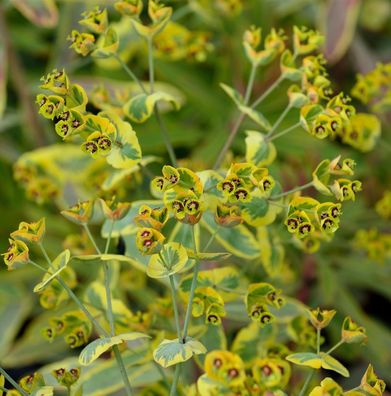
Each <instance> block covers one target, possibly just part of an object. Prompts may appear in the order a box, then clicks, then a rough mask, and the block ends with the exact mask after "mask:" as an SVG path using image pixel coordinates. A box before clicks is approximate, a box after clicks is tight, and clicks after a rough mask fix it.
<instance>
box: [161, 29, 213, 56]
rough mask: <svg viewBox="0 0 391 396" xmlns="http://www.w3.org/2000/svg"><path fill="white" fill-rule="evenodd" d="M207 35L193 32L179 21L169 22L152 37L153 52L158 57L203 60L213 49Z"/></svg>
mask: <svg viewBox="0 0 391 396" xmlns="http://www.w3.org/2000/svg"><path fill="white" fill-rule="evenodd" d="M209 36H210V34H209V33H207V32H197V31H196V32H193V31H190V30H189V29H187V28H186V27H184V26H183V25H180V24H179V23H176V22H169V23H168V24H167V26H166V27H165V28H164V29H163V30H162V31H161V32H160V33H158V34H157V35H156V36H155V37H154V47H155V52H156V55H157V56H158V57H160V58H164V59H170V60H173V61H177V60H181V59H187V60H190V61H192V60H194V61H197V62H203V61H205V60H206V57H207V55H208V53H209V52H210V51H211V50H212V49H213V45H212V44H211V43H210V37H209Z"/></svg>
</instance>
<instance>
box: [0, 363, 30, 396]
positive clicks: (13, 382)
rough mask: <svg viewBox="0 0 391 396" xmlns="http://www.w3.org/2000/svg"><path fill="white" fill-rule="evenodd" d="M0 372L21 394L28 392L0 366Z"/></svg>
mask: <svg viewBox="0 0 391 396" xmlns="http://www.w3.org/2000/svg"><path fill="white" fill-rule="evenodd" d="M0 374H3V375H4V377H5V378H6V380H7V381H8V382H9V383H10V384H11V385H12V386H13V387H14V388H15V389H16V390H17V391H18V392H19V393H20V394H22V395H23V396H28V394H27V393H26V392H25V391H24V390H23V389H22V388H21V387H20V386H19V384H18V383H17V382H16V381H15V380H14V379H13V378H12V377H11V376H10V375H9V374H8V373H7V372H6V371H5V370H4V369H3V368H2V367H0Z"/></svg>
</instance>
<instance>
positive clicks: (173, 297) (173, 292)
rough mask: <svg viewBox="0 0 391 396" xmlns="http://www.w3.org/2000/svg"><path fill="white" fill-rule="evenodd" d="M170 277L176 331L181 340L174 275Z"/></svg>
mask: <svg viewBox="0 0 391 396" xmlns="http://www.w3.org/2000/svg"><path fill="white" fill-rule="evenodd" d="M169 279H170V286H171V297H172V304H173V306H174V316H175V326H176V331H177V334H178V341H180V339H181V325H180V323H179V313H178V303H177V299H176V290H175V284H174V275H170V276H169Z"/></svg>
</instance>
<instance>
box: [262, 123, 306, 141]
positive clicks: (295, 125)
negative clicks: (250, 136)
mask: <svg viewBox="0 0 391 396" xmlns="http://www.w3.org/2000/svg"><path fill="white" fill-rule="evenodd" d="M300 125H301V124H300V122H297V123H296V124H294V125H292V126H290V127H289V128H287V129H284V130H283V131H281V132H279V133H277V134H275V135H274V136H269V137H268V139H267V140H268V141H269V142H271V141H272V140H275V139H277V138H279V137H281V136H283V135H286V134H287V133H289V132H291V131H293V130H294V129H296V128H298V127H299V126H300Z"/></svg>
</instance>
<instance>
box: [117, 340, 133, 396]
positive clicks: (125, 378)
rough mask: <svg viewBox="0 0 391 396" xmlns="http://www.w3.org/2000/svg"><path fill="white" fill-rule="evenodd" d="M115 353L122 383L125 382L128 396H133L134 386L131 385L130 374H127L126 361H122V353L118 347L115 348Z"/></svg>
mask: <svg viewBox="0 0 391 396" xmlns="http://www.w3.org/2000/svg"><path fill="white" fill-rule="evenodd" d="M113 352H114V356H115V359H116V360H117V364H118V368H119V371H120V372H121V376H122V381H123V382H124V385H125V390H126V394H127V395H128V396H133V392H132V386H131V385H130V381H129V377H128V373H127V372H126V368H125V365H124V361H123V360H122V356H121V352H120V351H119V348H118V345H114V346H113Z"/></svg>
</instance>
